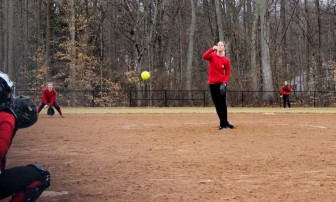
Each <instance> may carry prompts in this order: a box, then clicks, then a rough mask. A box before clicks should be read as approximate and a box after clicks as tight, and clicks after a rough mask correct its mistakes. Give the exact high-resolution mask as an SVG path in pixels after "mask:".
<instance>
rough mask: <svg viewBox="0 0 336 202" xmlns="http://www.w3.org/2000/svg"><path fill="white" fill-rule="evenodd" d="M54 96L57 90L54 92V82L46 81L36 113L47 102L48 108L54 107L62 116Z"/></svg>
mask: <svg viewBox="0 0 336 202" xmlns="http://www.w3.org/2000/svg"><path fill="white" fill-rule="evenodd" d="M56 96H57V92H56V89H55V88H54V84H53V83H52V82H48V83H47V88H44V89H43V91H42V101H41V103H40V106H39V107H38V109H37V111H38V113H40V111H41V110H42V109H43V107H44V106H45V105H46V104H49V108H53V107H55V108H56V110H57V111H58V113H59V114H60V116H61V117H62V118H64V115H63V114H62V110H61V107H60V106H59V105H58V104H57V102H56Z"/></svg>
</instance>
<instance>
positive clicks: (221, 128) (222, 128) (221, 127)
mask: <svg viewBox="0 0 336 202" xmlns="http://www.w3.org/2000/svg"><path fill="white" fill-rule="evenodd" d="M225 128H226V127H224V126H219V128H218V129H219V130H224V129H225Z"/></svg>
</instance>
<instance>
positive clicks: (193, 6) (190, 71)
mask: <svg viewBox="0 0 336 202" xmlns="http://www.w3.org/2000/svg"><path fill="white" fill-rule="evenodd" d="M190 3H191V13H192V14H191V16H192V17H191V24H190V27H189V42H188V51H187V54H188V56H187V60H188V62H187V89H190V90H191V89H192V83H193V82H192V78H193V65H192V62H193V55H194V35H195V30H196V2H195V0H190Z"/></svg>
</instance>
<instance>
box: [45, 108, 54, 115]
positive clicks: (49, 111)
mask: <svg viewBox="0 0 336 202" xmlns="http://www.w3.org/2000/svg"><path fill="white" fill-rule="evenodd" d="M47 114H48V115H49V116H54V114H55V110H54V108H52V107H49V109H48V112H47Z"/></svg>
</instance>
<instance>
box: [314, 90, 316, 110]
mask: <svg viewBox="0 0 336 202" xmlns="http://www.w3.org/2000/svg"><path fill="white" fill-rule="evenodd" d="M315 106H316V104H315V90H314V108H315Z"/></svg>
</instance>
